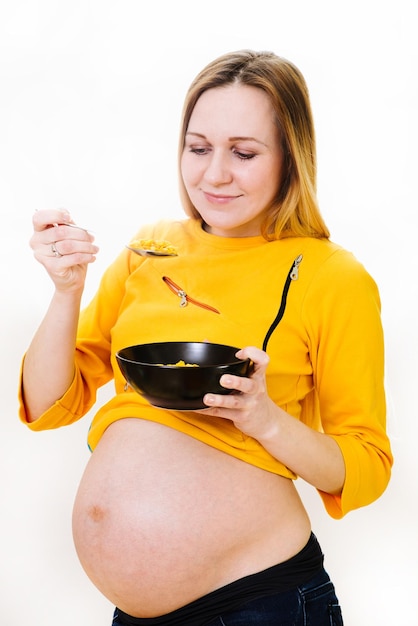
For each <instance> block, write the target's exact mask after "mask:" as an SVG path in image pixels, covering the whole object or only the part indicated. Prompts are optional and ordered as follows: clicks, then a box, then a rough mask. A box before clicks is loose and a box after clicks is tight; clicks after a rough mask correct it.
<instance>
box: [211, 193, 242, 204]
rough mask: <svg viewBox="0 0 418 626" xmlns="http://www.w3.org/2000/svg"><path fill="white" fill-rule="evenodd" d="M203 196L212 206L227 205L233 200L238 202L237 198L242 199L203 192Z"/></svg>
mask: <svg viewBox="0 0 418 626" xmlns="http://www.w3.org/2000/svg"><path fill="white" fill-rule="evenodd" d="M203 195H204V197H205V199H206V200H207V201H208V202H211V203H212V204H227V203H228V202H231V201H232V200H236V199H237V198H239V197H240V196H230V195H225V194H214V193H210V192H208V191H203Z"/></svg>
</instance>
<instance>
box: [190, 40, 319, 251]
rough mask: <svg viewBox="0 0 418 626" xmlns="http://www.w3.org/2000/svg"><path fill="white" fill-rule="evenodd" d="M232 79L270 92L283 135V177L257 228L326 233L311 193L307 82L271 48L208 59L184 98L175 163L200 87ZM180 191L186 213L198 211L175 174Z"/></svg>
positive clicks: (282, 233)
mask: <svg viewBox="0 0 418 626" xmlns="http://www.w3.org/2000/svg"><path fill="white" fill-rule="evenodd" d="M232 83H239V84H242V85H249V86H252V87H258V88H259V89H262V90H263V91H264V92H265V93H266V94H267V95H268V97H269V98H270V101H271V104H272V106H273V109H274V111H275V115H276V122H277V125H278V128H279V130H280V133H281V136H282V148H283V153H284V165H283V171H284V174H283V177H282V180H281V183H280V188H279V189H278V190H277V196H276V198H275V200H274V202H273V203H272V205H271V206H270V207H269V208H268V209H267V210H266V216H265V219H264V221H263V225H262V234H263V236H264V237H265V238H266V239H269V240H271V239H280V238H283V237H295V236H296V237H298V236H301V237H317V238H328V237H329V231H328V228H327V226H326V225H325V222H324V220H323V218H322V216H321V213H320V210H319V206H318V202H317V197H316V144H315V130H314V125H313V118H312V111H311V105H310V100H309V93H308V88H307V86H306V82H305V79H304V77H303V76H302V74H301V72H300V71H299V70H298V68H297V67H296V66H295V65H293V63H291V62H290V61H287V60H286V59H283V58H281V57H278V56H277V55H275V54H274V53H273V52H255V51H252V50H240V51H237V52H231V53H228V54H224V55H222V56H221V57H219V58H217V59H215V60H214V61H212V62H211V63H209V65H207V66H206V67H205V68H204V69H203V70H202V71H201V72H200V73H199V74H198V75H197V77H196V78H195V80H194V81H193V83H192V84H191V86H190V88H189V90H188V92H187V94H186V98H185V102H184V106H183V114H182V123H181V129H180V141H179V168H180V161H181V156H182V153H183V150H184V142H185V136H186V132H187V128H188V125H189V121H190V117H191V115H192V112H193V109H194V107H195V105H196V102H197V101H198V99H199V98H200V96H201V95H202V93H203V92H205V91H207V90H208V89H213V88H215V87H222V86H225V85H229V84H232ZM180 197H181V200H182V203H183V208H184V210H185V212H186V214H187V215H189V216H190V217H195V218H197V217H199V213H198V211H197V210H196V208H195V207H194V206H193V204H192V202H191V200H190V198H189V196H188V194H187V191H186V189H185V186H184V183H183V180H182V177H181V174H180Z"/></svg>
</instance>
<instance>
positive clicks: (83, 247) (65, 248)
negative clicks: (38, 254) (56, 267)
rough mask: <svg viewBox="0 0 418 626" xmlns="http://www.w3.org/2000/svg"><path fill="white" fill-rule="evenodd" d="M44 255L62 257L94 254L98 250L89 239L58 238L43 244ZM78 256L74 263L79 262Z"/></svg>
mask: <svg viewBox="0 0 418 626" xmlns="http://www.w3.org/2000/svg"><path fill="white" fill-rule="evenodd" d="M43 248H44V254H45V256H50V257H51V256H53V257H57V258H60V257H63V256H74V255H80V254H83V255H96V254H97V252H98V251H99V248H98V246H96V245H94V244H93V243H92V242H91V241H90V240H84V241H83V240H81V241H80V240H78V239H60V240H56V241H51V242H49V243H47V244H44V247H43ZM79 258H80V257H78V259H77V260H76V263H80V260H79Z"/></svg>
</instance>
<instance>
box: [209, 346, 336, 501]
mask: <svg viewBox="0 0 418 626" xmlns="http://www.w3.org/2000/svg"><path fill="white" fill-rule="evenodd" d="M237 356H238V358H243V359H245V358H250V359H251V360H252V361H253V362H254V365H255V367H254V373H253V374H252V376H251V378H241V377H238V376H229V375H225V376H223V377H222V379H221V383H222V385H223V386H224V387H226V388H229V389H235V390H237V391H239V392H240V393H239V394H232V395H226V396H215V395H213V394H208V395H207V396H205V399H204V401H205V403H206V404H207V405H208V406H211V407H214V408H212V409H211V410H210V411H206V410H205V413H208V412H209V413H210V414H211V415H214V416H219V417H228V419H231V420H232V421H233V422H234V424H235V426H236V427H237V428H239V429H240V430H241V431H242V432H244V433H245V434H246V435H249V436H251V437H254V438H255V439H257V440H258V441H259V442H260V443H261V444H262V445H263V447H264V448H265V449H266V450H267V451H268V452H270V454H271V455H272V456H274V457H275V458H277V459H280V461H281V462H282V463H284V464H285V465H286V466H287V467H288V468H289V469H291V470H292V471H293V472H294V473H295V474H297V475H298V476H300V477H301V478H303V479H304V480H306V481H307V482H308V483H310V484H311V485H313V486H314V487H316V488H317V489H319V490H321V491H325V492H326V493H332V494H339V493H341V490H342V488H343V485H344V479H345V465H344V459H343V455H342V453H341V450H340V448H339V446H338V444H337V443H336V441H335V440H334V439H333V438H332V437H329V436H328V435H326V434H324V433H320V432H317V431H315V430H313V429H312V428H310V427H309V426H306V425H305V424H303V423H302V422H299V421H298V420H296V419H295V418H294V417H292V416H291V415H289V414H288V413H286V412H285V411H283V410H282V409H281V408H280V407H278V406H276V405H275V404H274V402H273V401H272V400H271V399H270V398H269V396H268V395H267V393H266V382H265V372H266V368H267V365H268V362H269V357H268V356H267V354H266V353H265V352H262V350H260V349H258V348H254V347H249V348H245V349H244V350H241V351H240V352H239V353H238V355H237ZM225 409H226V410H225Z"/></svg>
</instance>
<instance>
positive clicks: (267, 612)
mask: <svg viewBox="0 0 418 626" xmlns="http://www.w3.org/2000/svg"><path fill="white" fill-rule="evenodd" d="M117 615H118V611H117V609H116V611H115V615H114V620H113V622H112V626H125V624H126V622H120V621H119V620H118V617H117ZM160 619H161V618H160ZM193 622H194V623H193ZM138 623H141V624H146V623H147V620H143V621H142V620H138ZM148 623H149V624H150V625H151V624H152V623H153V620H152V619H150V620H149V622H148ZM154 623H155V622H154ZM158 623H159V624H163V623H164V622H162V621H161V622H160V621H159V620H158ZM132 624H135V621H134V620H133V621H132ZM200 624H201V622H200ZM256 625H259V626H343V619H342V615H341V609H340V606H339V604H338V599H337V596H336V594H335V589H334V585H333V583H332V582H331V581H330V578H329V576H328V574H327V573H326V571H325V570H322V571H320V572H319V573H318V574H316V575H315V576H314V577H313V578H312V579H311V580H309V581H308V582H307V583H304V584H302V585H299V586H298V587H295V588H294V589H292V590H289V591H282V592H279V593H275V594H269V595H266V596H263V597H261V598H258V599H257V600H251V601H250V602H248V603H243V604H242V605H241V606H240V607H239V609H236V610H233V611H226V612H225V613H222V614H221V615H219V616H218V617H216V618H215V619H212V620H210V621H208V622H205V626H256ZM183 626H196V622H195V621H194V620H193V621H192V622H189V621H187V623H184V624H183Z"/></svg>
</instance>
